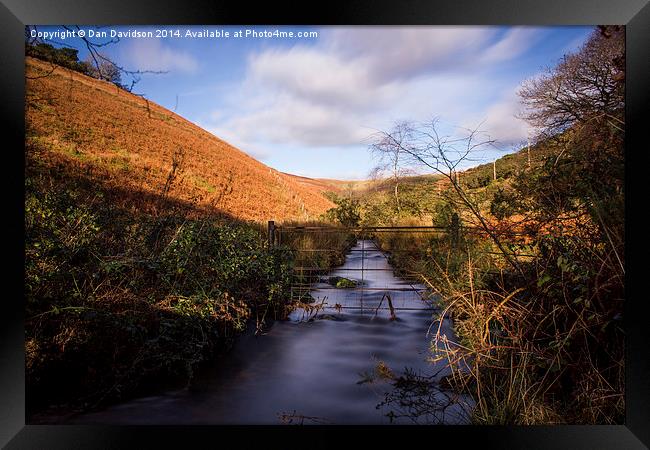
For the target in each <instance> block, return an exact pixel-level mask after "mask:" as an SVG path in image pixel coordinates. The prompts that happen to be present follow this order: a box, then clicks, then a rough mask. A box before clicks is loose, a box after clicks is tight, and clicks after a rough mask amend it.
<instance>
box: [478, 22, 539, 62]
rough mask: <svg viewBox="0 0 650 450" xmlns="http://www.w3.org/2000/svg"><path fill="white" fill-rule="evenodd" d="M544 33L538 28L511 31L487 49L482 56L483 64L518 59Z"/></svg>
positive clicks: (519, 28)
mask: <svg viewBox="0 0 650 450" xmlns="http://www.w3.org/2000/svg"><path fill="white" fill-rule="evenodd" d="M541 36H542V31H541V30H540V29H538V28H529V27H517V28H513V29H511V30H509V31H508V32H507V33H505V35H504V36H503V37H502V38H501V39H500V40H499V41H498V42H496V43H495V44H493V45H492V46H490V47H489V48H487V49H486V50H485V51H484V52H483V53H482V54H481V56H480V60H481V62H482V63H493V62H499V61H505V60H508V59H513V58H516V57H517V56H519V55H521V54H522V53H524V52H525V51H526V50H528V49H529V48H530V46H531V45H532V44H533V43H535V42H536V41H537V40H539V39H540V38H541Z"/></svg>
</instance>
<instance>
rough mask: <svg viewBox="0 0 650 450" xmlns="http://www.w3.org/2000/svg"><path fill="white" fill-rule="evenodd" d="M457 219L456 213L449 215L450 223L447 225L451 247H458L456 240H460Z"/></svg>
mask: <svg viewBox="0 0 650 450" xmlns="http://www.w3.org/2000/svg"><path fill="white" fill-rule="evenodd" d="M459 222H460V221H459V219H458V213H453V214H452V216H451V224H450V226H449V232H450V234H451V246H452V247H453V248H457V247H458V241H459V240H460V223H459Z"/></svg>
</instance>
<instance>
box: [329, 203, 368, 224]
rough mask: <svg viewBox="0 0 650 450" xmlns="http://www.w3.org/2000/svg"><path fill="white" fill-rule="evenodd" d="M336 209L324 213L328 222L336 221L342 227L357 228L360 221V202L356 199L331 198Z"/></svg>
mask: <svg viewBox="0 0 650 450" xmlns="http://www.w3.org/2000/svg"><path fill="white" fill-rule="evenodd" d="M331 199H332V201H333V202H334V203H336V205H337V206H336V208H331V209H329V210H328V211H327V212H326V213H325V218H326V219H327V220H329V221H332V222H334V221H337V222H339V223H340V224H341V225H343V226H344V227H357V226H359V223H360V221H361V210H360V202H359V200H357V199H353V198H346V197H338V196H332V198H331Z"/></svg>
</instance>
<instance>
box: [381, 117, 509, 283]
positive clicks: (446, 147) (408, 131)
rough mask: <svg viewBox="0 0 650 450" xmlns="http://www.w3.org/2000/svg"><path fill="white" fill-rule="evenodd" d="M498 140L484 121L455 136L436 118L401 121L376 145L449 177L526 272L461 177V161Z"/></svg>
mask: <svg viewBox="0 0 650 450" xmlns="http://www.w3.org/2000/svg"><path fill="white" fill-rule="evenodd" d="M494 144H495V141H494V140H493V139H491V138H490V137H489V136H488V135H487V134H486V133H485V132H483V131H481V130H480V125H479V127H476V128H474V129H465V128H462V129H460V132H459V133H457V134H456V135H454V136H452V135H442V134H441V132H440V126H439V120H438V119H433V120H431V121H429V122H426V123H413V122H400V123H397V124H396V125H395V127H394V128H393V130H391V131H390V132H385V131H380V132H379V133H377V134H376V135H375V144H374V146H376V147H378V148H381V149H382V151H383V152H385V153H388V154H400V155H401V156H400V160H401V161H402V162H401V163H403V164H404V165H405V166H406V165H409V166H413V165H415V166H420V167H425V168H428V169H431V170H433V171H434V172H436V173H438V174H440V175H442V176H444V177H445V178H446V179H447V180H449V182H450V183H451V185H452V186H453V188H454V191H455V192H456V194H457V195H458V197H459V198H460V200H461V201H462V203H463V204H464V205H465V206H466V207H467V208H468V209H469V211H470V212H471V213H472V215H473V216H474V217H475V218H476V219H477V220H478V222H479V223H480V225H481V228H482V229H483V230H484V231H485V232H486V233H487V234H488V235H489V236H490V238H491V239H492V241H493V242H494V243H495V245H496V246H497V247H498V249H499V250H500V251H501V253H502V254H503V255H504V257H505V258H506V260H507V261H508V263H509V264H510V265H511V266H512V267H513V268H514V269H515V270H517V272H519V273H522V270H521V268H520V266H519V264H518V262H517V260H516V258H515V257H514V256H513V255H512V254H511V253H510V252H508V251H507V250H506V248H505V246H504V245H503V243H502V242H501V239H500V237H499V235H498V234H497V233H496V232H495V231H494V230H493V228H492V227H491V226H490V225H489V224H488V222H487V221H486V219H485V218H484V217H483V214H482V213H481V212H480V209H479V207H478V205H476V204H475V203H474V201H473V200H472V199H471V198H470V197H469V196H468V195H467V193H466V192H465V190H464V189H463V188H462V187H461V186H460V183H459V181H458V176H457V174H458V167H459V165H460V164H461V163H463V162H467V161H472V160H473V158H472V155H473V154H475V153H476V152H478V151H480V150H483V149H484V148H486V147H489V146H493V145H494ZM401 163H400V164H401Z"/></svg>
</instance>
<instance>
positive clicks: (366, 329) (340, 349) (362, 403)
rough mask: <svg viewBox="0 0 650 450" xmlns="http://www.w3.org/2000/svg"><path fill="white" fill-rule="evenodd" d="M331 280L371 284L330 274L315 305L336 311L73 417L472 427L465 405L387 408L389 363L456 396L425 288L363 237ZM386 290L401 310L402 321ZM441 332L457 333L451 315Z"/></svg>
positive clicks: (298, 314) (250, 337) (279, 329)
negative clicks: (446, 381)
mask: <svg viewBox="0 0 650 450" xmlns="http://www.w3.org/2000/svg"><path fill="white" fill-rule="evenodd" d="M362 255H365V256H363V257H362ZM361 269H363V270H361ZM330 276H339V277H345V278H348V279H353V280H361V279H363V283H362V284H360V285H359V287H358V288H356V289H345V288H341V289H337V288H334V287H333V286H332V285H330V284H327V283H325V282H322V281H325V280H321V282H319V283H317V284H314V285H313V290H312V297H314V299H315V300H316V301H315V302H314V303H313V304H312V305H320V304H321V302H324V303H323V304H324V305H326V307H325V308H324V309H322V310H320V311H319V312H318V313H317V315H316V316H315V317H313V316H314V312H311V313H310V312H309V311H304V310H296V311H293V312H292V313H291V315H290V316H289V320H286V321H278V322H276V323H274V324H273V326H272V327H271V328H270V330H269V331H268V332H267V333H266V334H264V335H258V336H255V335H254V334H253V333H247V334H244V335H243V336H241V337H240V338H238V339H237V342H236V343H235V345H234V347H233V348H232V349H231V351H230V352H229V353H228V354H227V355H225V356H224V357H223V358H222V359H221V360H220V361H219V363H218V367H214V368H205V369H203V370H201V371H200V372H199V373H197V374H196V376H195V379H194V380H193V382H192V385H191V386H190V387H189V388H186V389H180V390H175V391H169V392H165V393H162V394H160V395H155V396H149V397H144V398H139V399H134V400H131V401H128V402H125V403H122V404H117V405H114V406H111V407H108V408H107V409H105V410H102V411H96V412H91V413H86V414H82V415H78V416H76V417H74V418H71V419H70V420H68V421H67V423H74V424H116V425H125V424H129V425H138V424H166V425H168V424H287V423H291V424H306V425H307V424H350V425H353V424H359V425H361V424H378V425H381V424H389V423H398V424H410V423H445V424H458V423H466V418H465V417H466V414H465V408H464V407H462V406H461V404H462V402H459V403H453V404H451V405H450V406H448V407H447V408H446V409H445V410H444V414H442V413H440V414H438V413H436V414H435V417H425V416H422V415H418V416H417V417H403V415H404V414H405V413H406V415H407V416H408V415H409V411H410V410H409V409H408V407H404V406H400V404H399V402H391V403H389V404H387V405H386V404H384V405H380V404H381V403H382V402H383V401H384V400H385V397H386V394H387V393H390V392H395V391H393V389H394V388H393V383H391V380H390V379H387V378H381V377H379V378H378V379H374V380H373V379H371V378H372V377H369V374H373V373H374V371H375V368H376V367H377V366H378V364H380V363H382V365H384V366H385V367H387V368H389V370H390V372H392V373H393V374H394V375H395V376H400V375H402V374H404V371H405V369H406V368H409V370H411V371H413V373H415V374H418V375H421V376H427V377H431V379H432V380H433V383H432V385H433V386H435V392H436V394H435V395H433V397H430V399H431V398H432V399H433V400H434V401H436V402H438V401H440V402H441V403H443V404H446V403H449V402H448V398H450V397H451V398H453V394H452V393H450V392H445V391H438V388H437V384H436V383H435V382H436V380H439V379H440V378H441V377H442V376H444V375H447V374H449V371H448V369H447V368H445V365H446V361H445V360H442V361H438V362H436V363H433V362H431V361H430V360H429V358H430V357H431V353H430V350H429V343H430V340H431V339H430V337H427V332H428V331H429V327H430V326H431V323H432V321H433V319H432V315H433V313H434V306H433V304H432V302H430V301H425V300H423V299H422V298H421V295H420V293H423V292H424V286H422V285H418V284H411V283H409V282H407V281H404V280H402V279H400V278H397V277H395V276H394V275H393V272H392V270H391V267H390V265H389V264H388V261H387V258H386V257H385V255H384V254H383V253H382V252H380V251H379V249H378V248H377V247H376V245H375V244H374V243H373V242H372V241H370V240H359V241H358V242H357V245H356V246H355V247H354V248H352V250H351V251H350V252H349V254H348V255H347V256H346V261H345V264H344V265H343V266H341V267H339V268H337V269H335V270H333V271H332V272H331V274H330ZM385 293H388V294H389V295H390V298H391V303H392V305H393V307H394V308H395V315H396V318H395V319H394V320H391V310H390V308H389V304H388V299H387V298H385V297H384V294H385ZM336 304H338V305H340V308H338V307H337V308H335V307H334V306H335V305H336ZM310 318H311V320H310ZM436 327H437V324H436ZM441 330H442V333H444V334H446V335H447V336H448V337H449V338H450V339H453V338H454V335H453V331H452V330H451V323H450V322H449V321H448V319H445V320H444V321H443V322H442V324H441ZM432 331H434V330H432ZM391 415H392V416H393V417H392V418H391V417H390V416H391Z"/></svg>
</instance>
